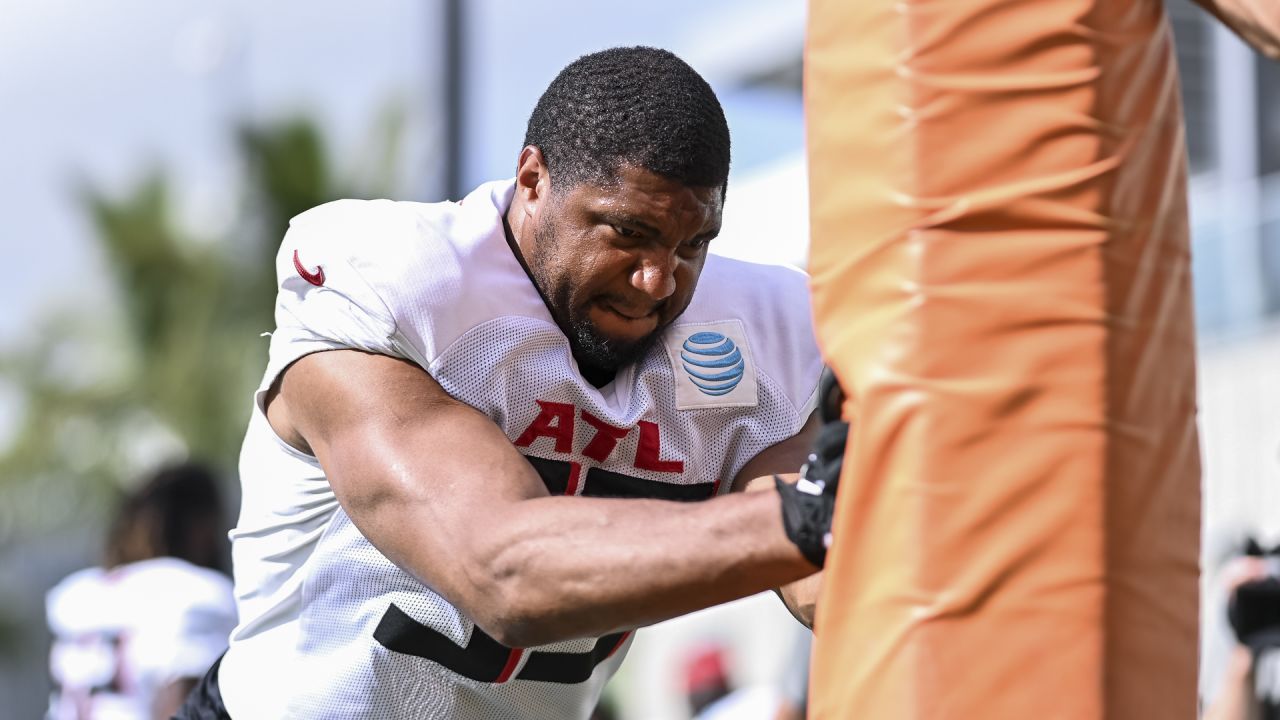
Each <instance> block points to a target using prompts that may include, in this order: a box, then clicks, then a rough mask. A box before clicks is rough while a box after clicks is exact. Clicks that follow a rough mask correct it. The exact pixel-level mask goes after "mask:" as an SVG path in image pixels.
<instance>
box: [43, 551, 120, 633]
mask: <svg viewBox="0 0 1280 720" xmlns="http://www.w3.org/2000/svg"><path fill="white" fill-rule="evenodd" d="M105 576H106V571H105V570H103V569H102V568H100V567H91V568H85V569H83V570H77V571H75V572H73V573H71V574H70V575H68V576H66V577H65V578H63V579H62V580H60V581H58V583H57V584H56V585H54V586H53V587H52V588H51V589H50V590H49V592H48V593H46V594H45V615H46V617H47V618H48V621H49V628H50V629H51V630H53V632H54V633H55V634H58V635H73V634H76V633H77V632H84V631H86V629H87V626H89V625H95V624H97V623H98V622H99V616H100V615H101V613H100V612H99V611H98V608H99V607H100V606H101V604H102V600H103V598H102V592H103V588H104V585H105Z"/></svg>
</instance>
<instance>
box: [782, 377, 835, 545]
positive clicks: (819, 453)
mask: <svg viewBox="0 0 1280 720" xmlns="http://www.w3.org/2000/svg"><path fill="white" fill-rule="evenodd" d="M843 399H844V396H843V393H842V392H841V391H840V386H839V384H838V383H837V382H836V379H835V375H834V374H832V372H831V370H830V369H827V370H824V371H823V375H822V380H821V382H820V383H819V385H818V408H819V413H820V416H821V418H822V421H823V425H822V429H821V430H819V431H818V439H817V440H816V441H815V442H814V444H813V452H811V453H810V454H809V459H808V462H806V463H805V465H804V467H803V468H801V469H800V480H799V482H797V483H795V484H794V485H793V484H791V483H788V482H786V481H784V480H783V479H782V478H779V477H778V476H776V475H775V476H774V481H775V482H776V483H777V485H778V494H779V495H781V496H782V527H783V528H784V529H785V530H786V531H787V537H788V538H789V539H790V540H791V542H793V543H795V545H796V547H798V548H800V552H801V553H803V554H804V556H805V558H806V559H808V560H809V562H811V563H813V564H814V565H815V566H817V567H822V566H823V564H824V563H825V562H826V560H827V548H829V547H830V546H831V516H832V514H833V513H834V511H835V504H836V489H837V488H838V487H839V485H840V468H841V466H842V465H843V464H844V446H845V439H846V438H847V437H848V435H849V423H847V422H844V421H843V420H841V419H840V405H841V404H842V402H843Z"/></svg>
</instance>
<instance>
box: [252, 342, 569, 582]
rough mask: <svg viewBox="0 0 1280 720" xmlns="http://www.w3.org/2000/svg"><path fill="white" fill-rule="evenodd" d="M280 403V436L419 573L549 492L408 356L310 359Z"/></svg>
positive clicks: (283, 388) (289, 373)
mask: <svg viewBox="0 0 1280 720" xmlns="http://www.w3.org/2000/svg"><path fill="white" fill-rule="evenodd" d="M276 403H283V406H282V407H281V408H280V411H281V413H282V414H284V415H285V416H286V417H287V419H288V422H289V426H290V427H288V428H280V427H277V428H276V431H277V432H278V433H280V434H281V436H282V437H287V433H288V432H289V431H290V430H292V431H293V432H296V433H297V435H298V436H299V437H300V438H302V439H303V440H304V441H305V443H306V444H307V446H308V447H309V448H310V450H311V452H312V453H313V454H314V455H315V457H316V458H317V459H318V460H319V462H320V465H321V467H322V468H323V469H324V472H325V476H326V478H327V479H328V480H329V484H330V486H331V487H332V488H333V491H334V494H335V495H336V496H337V498H338V501H339V503H341V505H342V507H343V509H344V510H345V511H346V512H347V514H348V515H349V516H350V517H351V519H352V521H353V522H354V523H355V524H356V526H357V527H359V528H360V530H361V532H363V533H364V534H365V536H366V537H368V538H369V540H370V541H371V542H372V543H373V544H374V546H375V547H377V548H378V549H379V550H381V551H382V552H383V553H384V554H386V555H387V556H388V557H389V558H391V559H392V560H393V561H395V562H397V563H398V564H400V565H401V566H402V567H405V569H406V570H409V571H410V572H413V573H415V574H419V575H421V569H420V568H418V567H417V565H418V563H416V562H415V561H414V560H415V557H416V556H417V555H419V554H421V553H424V552H427V551H429V550H437V551H447V552H449V553H451V554H456V553H465V552H467V551H468V548H469V547H474V546H475V545H474V544H473V543H469V542H468V539H469V536H471V535H472V534H473V533H479V532H482V531H483V526H484V524H485V522H486V519H488V518H496V517H499V516H500V515H501V512H502V510H503V508H504V506H506V505H508V504H510V503H513V502H516V501H519V500H523V499H527V498H531V497H539V496H543V495H546V489H545V487H544V486H543V484H542V482H541V481H540V480H539V479H538V476H537V474H536V473H535V472H534V471H533V469H532V467H531V466H530V465H529V464H528V462H527V461H526V460H525V459H524V458H523V456H521V455H520V454H519V453H518V452H516V450H515V448H514V447H512V445H511V443H510V441H509V440H508V439H507V437H506V435H504V434H503V432H502V431H501V429H499V428H498V427H497V425H495V424H494V423H493V422H492V421H491V420H490V419H489V418H488V417H486V416H484V415H483V414H481V413H480V412H478V411H476V410H475V409H474V408H471V407H469V406H467V405H465V404H463V403H461V402H458V401H457V400H455V399H453V398H452V397H450V396H449V395H448V393H446V392H445V391H444V389H443V388H441V387H440V385H439V384H438V383H436V382H435V380H433V379H432V378H431V377H430V375H428V374H427V373H426V372H425V371H423V370H422V369H421V368H420V367H418V366H417V365H414V364H413V363H410V362H408V361H405V360H400V359H396V358H391V357H387V356H383V355H374V354H369V353H363V352H358V351H353V350H335V351H328V352H320V353H314V354H311V355H307V356H305V357H303V358H302V359H300V360H298V361H297V362H295V363H294V364H293V365H291V366H289V368H288V369H287V370H286V371H285V373H284V375H283V379H282V380H281V383H280V389H279V393H278V395H277V396H276V397H275V398H273V399H272V405H275V404H276ZM271 410H272V408H270V407H269V408H268V411H269V414H270V411H271ZM281 413H277V414H281ZM424 579H425V578H424Z"/></svg>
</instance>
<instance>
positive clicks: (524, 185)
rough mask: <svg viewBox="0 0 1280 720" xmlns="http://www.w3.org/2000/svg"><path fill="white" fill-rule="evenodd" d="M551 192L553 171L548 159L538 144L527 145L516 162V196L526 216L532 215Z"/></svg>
mask: <svg viewBox="0 0 1280 720" xmlns="http://www.w3.org/2000/svg"><path fill="white" fill-rule="evenodd" d="M550 194H551V173H550V172H549V171H548V170H547V162H546V159H545V158H543V157H542V150H541V149H539V148H538V146H536V145H526V146H525V147H524V149H523V150H521V151H520V159H519V160H518V161H517V163H516V198H517V199H518V200H519V201H520V204H521V209H522V210H523V212H524V214H525V215H526V216H529V217H532V216H533V214H534V213H535V212H536V211H537V208H538V203H540V202H543V201H545V200H546V199H547V198H548V197H550Z"/></svg>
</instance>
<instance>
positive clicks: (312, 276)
mask: <svg viewBox="0 0 1280 720" xmlns="http://www.w3.org/2000/svg"><path fill="white" fill-rule="evenodd" d="M293 269H294V270H297V271H298V274H299V275H301V276H302V279H303V280H306V281H307V282H309V283H311V284H312V285H315V286H316V287H320V286H321V285H323V284H324V267H322V266H320V265H317V266H316V271H315V272H309V271H308V270H307V268H306V267H305V266H303V264H302V260H300V259H298V251H297V250H294V251H293Z"/></svg>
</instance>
